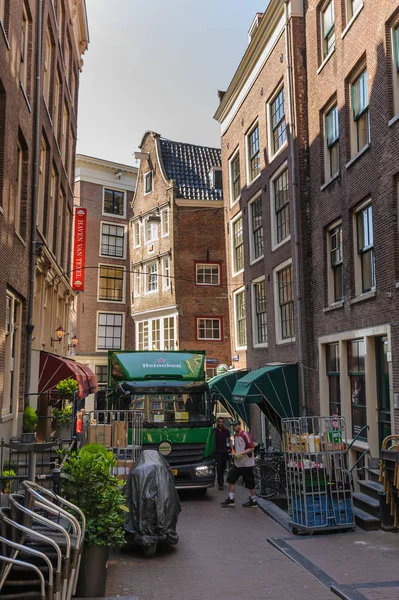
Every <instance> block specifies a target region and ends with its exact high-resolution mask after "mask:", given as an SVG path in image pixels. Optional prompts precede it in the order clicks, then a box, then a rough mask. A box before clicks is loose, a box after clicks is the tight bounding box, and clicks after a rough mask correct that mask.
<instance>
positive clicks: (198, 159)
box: [159, 138, 223, 200]
mask: <svg viewBox="0 0 399 600" xmlns="http://www.w3.org/2000/svg"><path fill="white" fill-rule="evenodd" d="M159 142H160V146H161V154H162V160H163V164H164V167H165V171H166V175H167V177H168V179H173V180H174V181H175V182H176V186H177V197H178V198H186V199H188V200H222V199H223V191H222V190H217V189H215V188H213V187H212V182H211V178H210V171H211V169H212V167H219V168H221V166H222V162H221V154H220V150H219V149H218V148H207V147H206V146H194V145H193V144H184V143H182V142H172V141H171V140H167V139H165V138H160V140H159Z"/></svg>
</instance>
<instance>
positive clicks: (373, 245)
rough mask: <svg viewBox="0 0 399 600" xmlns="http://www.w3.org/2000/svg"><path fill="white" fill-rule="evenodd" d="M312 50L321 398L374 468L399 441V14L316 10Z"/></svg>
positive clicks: (317, 384) (309, 29)
mask: <svg viewBox="0 0 399 600" xmlns="http://www.w3.org/2000/svg"><path fill="white" fill-rule="evenodd" d="M306 42H307V43H306V46H307V55H306V56H307V59H306V60H307V76H308V111H309V145H310V173H309V174H310V182H311V187H310V191H311V199H312V203H311V218H312V272H313V280H312V289H313V293H312V296H313V305H314V308H313V328H314V346H315V347H314V354H315V359H316V360H315V366H317V367H318V373H317V377H315V379H314V397H315V398H316V400H319V401H320V411H321V412H322V413H325V414H328V413H329V412H340V413H341V414H343V415H344V416H345V417H346V419H347V422H348V430H349V434H350V436H351V437H354V436H355V435H357V434H359V432H361V429H362V427H363V426H364V425H366V424H367V425H368V426H369V430H368V431H363V433H360V439H359V441H358V443H356V444H355V451H357V452H362V451H363V450H364V449H365V448H369V449H370V451H371V454H372V456H375V457H378V455H379V448H380V446H381V441H382V439H383V438H384V437H385V436H386V435H388V434H389V433H391V432H392V433H393V432H394V430H396V433H397V432H399V411H398V408H399V322H398V309H399V304H398V302H399V298H398V287H399V286H398V284H397V281H398V276H399V271H398V265H399V263H398V199H399V196H398V177H399V129H398V128H399V121H398V117H399V76H398V72H399V71H398V70H399V7H398V4H397V3H396V2H391V1H390V0H380V1H379V2H378V3H375V2H370V1H367V0H364V1H362V0H359V1H353V2H350V1H349V0H348V1H347V2H338V1H337V0H335V1H334V2H327V3H324V4H323V5H321V4H320V3H318V2H317V1H316V0H313V1H312V0H310V1H309V2H308V7H307V12H306ZM394 421H396V422H395V423H394Z"/></svg>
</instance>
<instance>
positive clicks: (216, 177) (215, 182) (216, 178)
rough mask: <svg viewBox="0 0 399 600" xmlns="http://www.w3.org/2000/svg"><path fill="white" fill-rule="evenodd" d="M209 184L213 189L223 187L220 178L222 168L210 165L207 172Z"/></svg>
mask: <svg viewBox="0 0 399 600" xmlns="http://www.w3.org/2000/svg"><path fill="white" fill-rule="evenodd" d="M209 176H210V180H211V185H212V187H213V188H214V189H215V190H222V189H223V180H222V169H220V168H219V167H212V169H211V170H210V173H209Z"/></svg>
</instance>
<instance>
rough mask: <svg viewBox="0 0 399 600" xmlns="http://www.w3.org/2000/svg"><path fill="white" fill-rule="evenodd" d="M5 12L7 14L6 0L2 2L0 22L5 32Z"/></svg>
mask: <svg viewBox="0 0 399 600" xmlns="http://www.w3.org/2000/svg"><path fill="white" fill-rule="evenodd" d="M5 12H6V0H0V22H1V24H2V26H3V31H4V19H5Z"/></svg>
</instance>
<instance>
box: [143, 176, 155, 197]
mask: <svg viewBox="0 0 399 600" xmlns="http://www.w3.org/2000/svg"><path fill="white" fill-rule="evenodd" d="M152 183H153V177H152V171H148V173H146V174H145V175H144V193H145V194H149V193H150V192H152Z"/></svg>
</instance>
